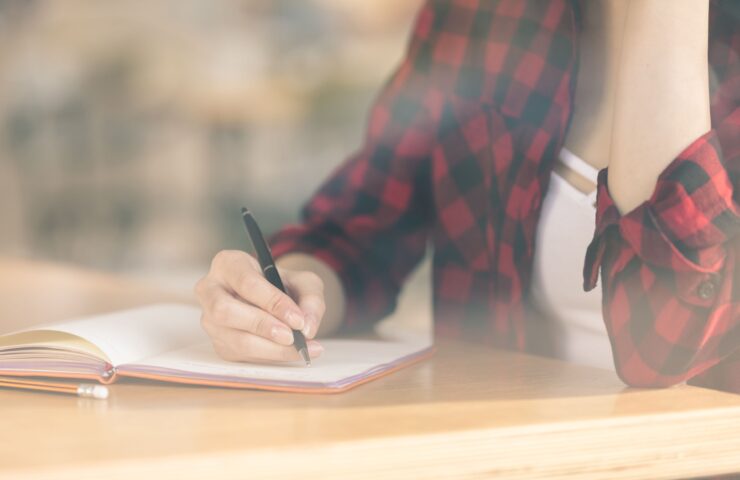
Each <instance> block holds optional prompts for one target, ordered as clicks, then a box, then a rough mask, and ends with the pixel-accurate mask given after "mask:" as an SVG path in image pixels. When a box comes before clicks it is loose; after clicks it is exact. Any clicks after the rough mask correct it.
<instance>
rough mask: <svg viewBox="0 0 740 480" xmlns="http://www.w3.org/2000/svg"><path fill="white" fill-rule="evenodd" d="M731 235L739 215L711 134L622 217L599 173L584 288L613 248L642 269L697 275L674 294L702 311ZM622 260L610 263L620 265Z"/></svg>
mask: <svg viewBox="0 0 740 480" xmlns="http://www.w3.org/2000/svg"><path fill="white" fill-rule="evenodd" d="M610 232H614V233H610ZM738 233H740V210H739V209H738V205H737V204H736V203H735V201H734V198H733V185H732V182H731V181H730V178H729V176H728V174H727V170H726V169H725V167H724V165H723V163H722V150H721V146H720V144H719V141H718V140H717V135H716V133H715V132H714V131H713V130H712V131H709V132H708V133H706V134H704V135H702V136H701V137H699V138H698V139H697V140H696V141H694V142H693V143H692V144H691V145H690V146H688V147H687V148H686V149H685V150H684V151H683V152H681V154H679V156H678V157H677V158H676V159H675V160H674V161H673V162H671V164H670V165H668V167H667V168H666V169H665V170H664V171H663V172H662V173H661V175H660V176H659V177H658V182H657V185H656V187H655V191H654V192H653V195H652V196H651V197H650V199H649V200H647V201H646V202H644V203H643V204H641V205H640V206H638V207H637V208H635V209H634V210H632V211H631V212H629V213H627V214H625V215H621V214H620V213H619V210H618V209H617V207H616V205H615V203H614V200H613V199H612V197H611V195H610V193H609V189H608V170H607V169H604V170H602V171H601V172H600V173H599V180H598V195H597V211H596V232H595V234H594V239H593V241H592V242H591V245H589V247H588V250H587V253H586V264H585V267H584V288H585V289H586V290H591V289H593V288H594V287H595V286H596V281H597V278H598V271H599V268H600V267H601V265H602V261H603V259H604V258H603V257H604V255H605V254H606V252H607V244H608V243H609V244H611V242H617V243H621V244H622V246H623V247H627V248H628V250H630V251H631V252H632V253H634V254H635V255H637V256H638V257H640V259H641V260H642V261H644V262H645V263H647V264H650V265H653V266H655V267H660V268H664V269H669V270H672V271H674V272H677V273H679V272H689V273H692V274H699V275H698V276H697V275H689V276H687V275H684V276H680V275H679V277H678V283H679V284H683V285H678V287H679V289H680V290H684V291H686V292H692V294H691V295H689V296H692V297H694V298H693V299H694V300H695V301H696V302H697V303H699V304H703V303H705V301H707V300H709V297H711V296H712V295H711V294H712V293H713V292H710V291H709V290H710V289H711V284H715V283H716V281H717V279H716V278H714V277H716V275H717V273H718V272H719V271H720V270H721V269H722V267H723V264H724V259H725V255H726V249H725V248H724V244H725V243H726V242H727V241H728V240H729V239H731V238H733V237H735V236H736V235H738ZM612 237H614V239H613V240H609V238H612ZM617 247H618V245H617ZM613 248H614V247H613V246H609V247H608V250H610V251H611V250H612V249H613ZM617 249H618V248H617ZM620 257H621V258H620ZM628 257H629V255H617V257H614V258H615V262H616V263H617V264H621V265H622V266H624V265H625V264H626V262H627V261H629V258H628ZM617 268H618V267H617ZM707 282H710V283H707ZM712 282H713V283H712Z"/></svg>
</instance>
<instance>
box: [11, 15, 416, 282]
mask: <svg viewBox="0 0 740 480" xmlns="http://www.w3.org/2000/svg"><path fill="white" fill-rule="evenodd" d="M419 4H420V0H372V1H361V0H291V1H287V0H219V1H215V2H214V1H210V0H148V1H143V0H127V1H125V2H121V1H112V0H107V1H90V0H87V1H85V0H65V1H64V2H59V1H51V0H48V1H44V0H1V1H0V132H1V133H0V139H1V140H0V219H2V226H1V227H0V255H3V256H22V257H29V258H38V259H44V260H52V261H61V262H66V263H75V264H81V265H84V266H87V267H92V268H96V269H105V270H112V271H116V272H121V273H125V274H127V275H133V276H139V277H147V278H149V279H155V280H156V281H158V282H161V283H163V284H167V285H170V286H172V287H173V288H183V289H187V290H188V291H189V290H190V288H191V287H192V284H193V282H194V281H195V279H197V278H198V276H200V275H201V274H202V273H203V272H204V271H205V268H206V267H207V265H208V262H209V260H210V257H211V256H212V255H213V254H214V253H215V252H216V251H218V250H220V249H222V248H242V249H243V248H245V246H246V245H245V242H246V239H245V235H244V232H243V230H242V226H241V223H240V218H239V207H240V206H241V205H248V206H249V207H250V208H251V209H252V210H253V211H254V212H255V214H256V215H257V217H258V218H259V220H260V222H261V223H262V226H263V229H264V230H266V231H267V232H268V233H269V232H272V231H274V230H276V229H277V228H279V227H280V226H281V225H283V224H284V223H286V222H291V221H295V220H296V219H297V215H298V210H299V207H300V205H301V204H302V203H303V202H304V201H305V200H306V199H307V198H308V196H309V195H310V194H311V192H313V191H314V190H315V189H316V187H317V186H318V185H319V184H320V182H321V181H322V180H323V179H324V178H325V177H326V176H327V175H328V174H329V173H330V172H331V171H332V170H333V169H334V168H335V167H336V166H337V165H338V164H339V163H340V162H341V161H342V160H344V158H346V156H347V155H348V154H350V153H351V152H352V151H353V150H354V149H356V148H358V147H359V145H360V142H361V139H362V136H363V133H364V132H363V131H364V125H365V116H366V113H367V110H368V107H369V105H370V104H371V102H372V100H373V98H374V96H375V95H376V93H377V92H378V89H379V88H380V86H381V85H382V83H383V81H384V80H385V79H386V78H387V76H388V75H389V74H390V73H391V72H392V70H393V68H394V67H395V66H396V65H397V63H398V62H399V60H400V58H401V56H402V54H403V51H404V46H405V42H406V38H407V35H408V33H409V29H410V27H411V23H412V21H413V18H414V15H415V12H416V10H417V8H418V7H419Z"/></svg>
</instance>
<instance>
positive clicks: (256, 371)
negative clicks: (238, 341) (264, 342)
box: [119, 338, 430, 388]
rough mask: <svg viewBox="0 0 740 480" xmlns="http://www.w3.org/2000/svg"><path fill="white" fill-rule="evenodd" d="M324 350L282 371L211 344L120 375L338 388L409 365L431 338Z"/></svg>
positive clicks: (338, 343)
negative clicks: (232, 357) (221, 352)
mask: <svg viewBox="0 0 740 480" xmlns="http://www.w3.org/2000/svg"><path fill="white" fill-rule="evenodd" d="M321 344H322V345H323V346H324V348H325V351H324V353H323V354H322V355H321V356H320V357H318V358H316V359H314V360H313V361H312V365H311V366H310V367H307V366H306V365H305V364H303V362H294V363H286V364H282V365H265V364H256V363H240V362H229V361H226V360H222V359H221V358H219V357H218V356H217V355H216V353H215V352H214V350H213V347H212V346H211V344H210V343H208V342H205V343H201V344H199V345H195V346H191V347H188V348H183V349H180V350H175V351H171V352H167V353H164V354H160V355H156V356H153V357H151V358H148V359H146V360H142V361H139V362H137V363H136V364H133V365H124V366H123V367H122V368H121V369H119V370H120V372H121V373H123V374H124V375H125V373H126V372H139V373H147V374H150V375H165V376H174V377H181V378H188V379H206V380H211V381H221V382H237V383H239V382H242V383H257V384H262V385H275V386H278V385H279V386H305V387H329V388H332V387H336V388H338V387H341V386H344V385H346V384H350V383H355V382H357V381H359V380H361V379H363V378H365V377H367V376H370V375H372V374H374V373H377V372H378V371H384V370H389V369H391V368H393V367H395V366H396V365H399V364H402V363H405V362H408V361H409V360H411V359H413V358H414V357H416V356H418V355H420V354H422V353H424V352H426V351H427V350H428V349H429V347H430V342H429V340H428V339H426V338H425V339H421V338H420V339H416V340H414V341H409V340H404V341H402V342H401V341H383V340H348V339H324V340H321Z"/></svg>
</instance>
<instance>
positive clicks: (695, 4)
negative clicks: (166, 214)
mask: <svg viewBox="0 0 740 480" xmlns="http://www.w3.org/2000/svg"><path fill="white" fill-rule="evenodd" d="M708 19H709V2H708V1H707V0H698V1H697V0H688V1H687V0H680V1H676V2H672V3H671V6H670V8H667V7H666V4H665V3H663V2H656V1H653V0H632V1H631V2H630V3H629V6H628V8H627V13H626V20H625V26H624V37H623V43H622V48H621V58H620V62H619V72H618V73H617V77H618V80H617V84H618V87H617V91H616V99H615V108H614V119H613V124H612V128H613V130H612V139H611V149H610V155H609V191H610V193H611V195H612V198H613V199H614V201H615V203H616V204H617V207H618V208H619V210H620V212H622V213H625V212H629V211H630V210H632V209H634V208H635V207H637V206H638V205H639V204H641V203H642V202H644V201H645V200H647V199H648V198H649V197H650V195H651V194H652V192H653V190H654V189H655V185H656V183H657V179H658V175H660V173H661V172H662V171H663V170H665V168H666V167H667V166H668V164H669V163H671V161H672V160H673V159H674V158H676V156H677V155H678V154H679V153H680V152H681V151H682V150H683V149H684V148H685V147H686V146H687V145H688V144H689V142H690V141H691V140H692V139H695V138H697V137H699V136H700V135H702V134H704V133H705V132H707V131H708V130H709V129H710V128H711V122H710V118H709V77H708V67H709V64H708V59H707V39H708V35H709V21H708Z"/></svg>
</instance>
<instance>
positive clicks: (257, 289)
mask: <svg viewBox="0 0 740 480" xmlns="http://www.w3.org/2000/svg"><path fill="white" fill-rule="evenodd" d="M219 256H220V258H219ZM214 263H217V266H216V268H218V269H219V270H220V272H221V278H222V279H223V281H224V282H225V283H226V286H227V287H229V288H230V289H231V290H233V291H234V293H236V294H237V295H238V296H239V297H241V298H243V299H244V300H246V301H247V302H249V303H251V304H253V305H254V306H256V307H259V308H261V309H262V310H264V311H266V312H267V313H269V314H270V315H272V316H273V317H275V318H277V319H278V320H280V321H282V322H285V323H286V324H287V325H289V326H290V327H292V328H295V329H296V330H302V329H303V328H304V327H305V315H304V314H303V312H302V311H301V309H300V308H298V305H296V303H295V302H294V301H293V300H292V299H291V298H290V297H289V296H288V295H287V294H285V293H284V292H282V291H280V289H278V288H277V287H275V286H273V285H272V284H271V283H270V282H268V281H267V280H266V279H265V277H264V276H262V272H261V270H260V269H259V265H257V266H256V267H257V268H255V263H256V260H254V258H252V257H251V256H250V255H247V254H246V253H244V252H238V251H226V253H224V252H222V253H220V254H219V255H217V256H216V258H215V259H214Z"/></svg>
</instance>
